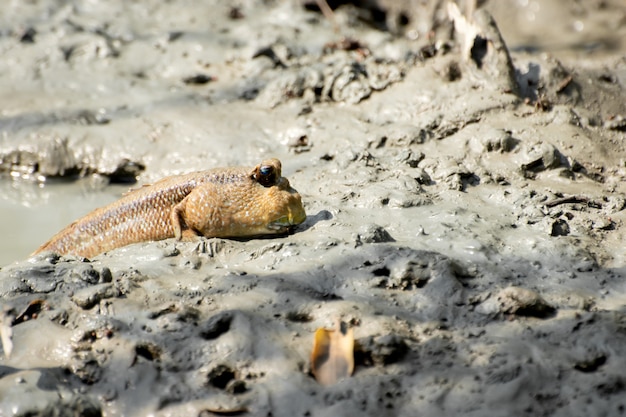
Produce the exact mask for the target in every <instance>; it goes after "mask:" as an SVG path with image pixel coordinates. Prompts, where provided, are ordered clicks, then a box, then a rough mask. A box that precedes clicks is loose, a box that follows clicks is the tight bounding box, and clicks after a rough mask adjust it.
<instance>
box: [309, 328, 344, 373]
mask: <svg viewBox="0 0 626 417" xmlns="http://www.w3.org/2000/svg"><path fill="white" fill-rule="evenodd" d="M311 371H312V372H313V376H315V379H316V380H317V382H319V383H320V384H322V385H333V384H335V383H336V382H338V381H339V380H341V379H343V378H347V377H349V376H350V375H352V372H353V371H354V334H353V331H352V329H351V328H348V326H347V324H346V323H343V322H341V321H337V324H336V326H335V329H334V330H328V329H323V328H319V329H317V330H316V331H315V337H314V340H313V352H312V353H311Z"/></svg>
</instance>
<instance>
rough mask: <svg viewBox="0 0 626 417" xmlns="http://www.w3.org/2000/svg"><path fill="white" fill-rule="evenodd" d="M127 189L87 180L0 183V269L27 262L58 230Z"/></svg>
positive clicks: (7, 181)
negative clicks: (21, 261) (17, 262)
mask: <svg viewBox="0 0 626 417" xmlns="http://www.w3.org/2000/svg"><path fill="white" fill-rule="evenodd" d="M128 189H129V187H128V186H123V185H113V186H107V187H95V186H94V185H93V184H92V183H90V182H89V181H86V180H85V181H76V182H72V183H67V182H65V183H50V184H45V185H40V184H37V183H31V182H22V181H10V180H3V181H0V218H1V219H2V221H0V267H1V266H5V265H8V264H10V263H12V262H15V261H19V260H23V259H25V258H27V257H28V255H29V254H30V253H32V252H33V251H34V250H35V249H37V248H38V247H39V246H40V245H41V244H43V243H45V242H46V241H47V240H48V239H50V238H51V237H52V236H53V235H54V234H55V233H57V232H58V231H59V230H61V229H62V228H64V227H65V226H67V225H69V224H70V223H71V222H73V221H74V220H76V219H78V218H79V217H81V216H84V215H85V214H87V213H89V212H90V211H91V210H93V209H95V208H97V207H101V206H103V205H106V204H108V203H110V202H112V201H114V200H116V199H118V198H119V197H120V196H121V195H122V194H123V193H124V192H126V191H128Z"/></svg>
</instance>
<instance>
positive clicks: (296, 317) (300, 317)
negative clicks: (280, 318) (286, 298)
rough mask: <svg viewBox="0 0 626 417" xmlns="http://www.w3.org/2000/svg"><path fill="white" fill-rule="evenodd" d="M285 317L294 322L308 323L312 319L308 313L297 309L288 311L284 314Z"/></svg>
mask: <svg viewBox="0 0 626 417" xmlns="http://www.w3.org/2000/svg"><path fill="white" fill-rule="evenodd" d="M285 318H286V319H287V320H289V321H293V322H296V323H308V322H310V321H311V320H313V317H311V315H310V314H308V313H302V312H299V311H290V312H288V313H287V314H286V315H285Z"/></svg>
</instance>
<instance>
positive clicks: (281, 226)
mask: <svg viewBox="0 0 626 417" xmlns="http://www.w3.org/2000/svg"><path fill="white" fill-rule="evenodd" d="M305 220H306V213H305V211H304V208H303V207H302V206H300V207H298V208H297V209H296V210H289V213H288V214H286V215H284V216H282V217H279V218H278V219H276V220H274V221H273V222H271V223H270V224H269V225H268V226H267V228H268V229H270V230H274V231H276V232H277V233H287V232H289V231H290V230H291V229H293V227H294V226H297V225H299V224H300V223H302V222H304V221H305Z"/></svg>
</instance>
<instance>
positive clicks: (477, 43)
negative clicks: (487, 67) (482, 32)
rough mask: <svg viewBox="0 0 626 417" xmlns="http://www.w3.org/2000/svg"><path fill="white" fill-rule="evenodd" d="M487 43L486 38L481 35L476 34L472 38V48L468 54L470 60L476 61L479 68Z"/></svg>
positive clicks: (485, 54) (481, 64)
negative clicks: (470, 57)
mask: <svg viewBox="0 0 626 417" xmlns="http://www.w3.org/2000/svg"><path fill="white" fill-rule="evenodd" d="M487 48H488V43H487V39H485V38H483V37H482V36H476V38H475V39H474V45H473V46H472V50H471V51H470V54H471V56H472V61H474V62H475V63H476V66H477V67H478V68H479V69H480V68H482V66H483V60H484V59H485V57H486V56H487V51H488V49H487Z"/></svg>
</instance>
